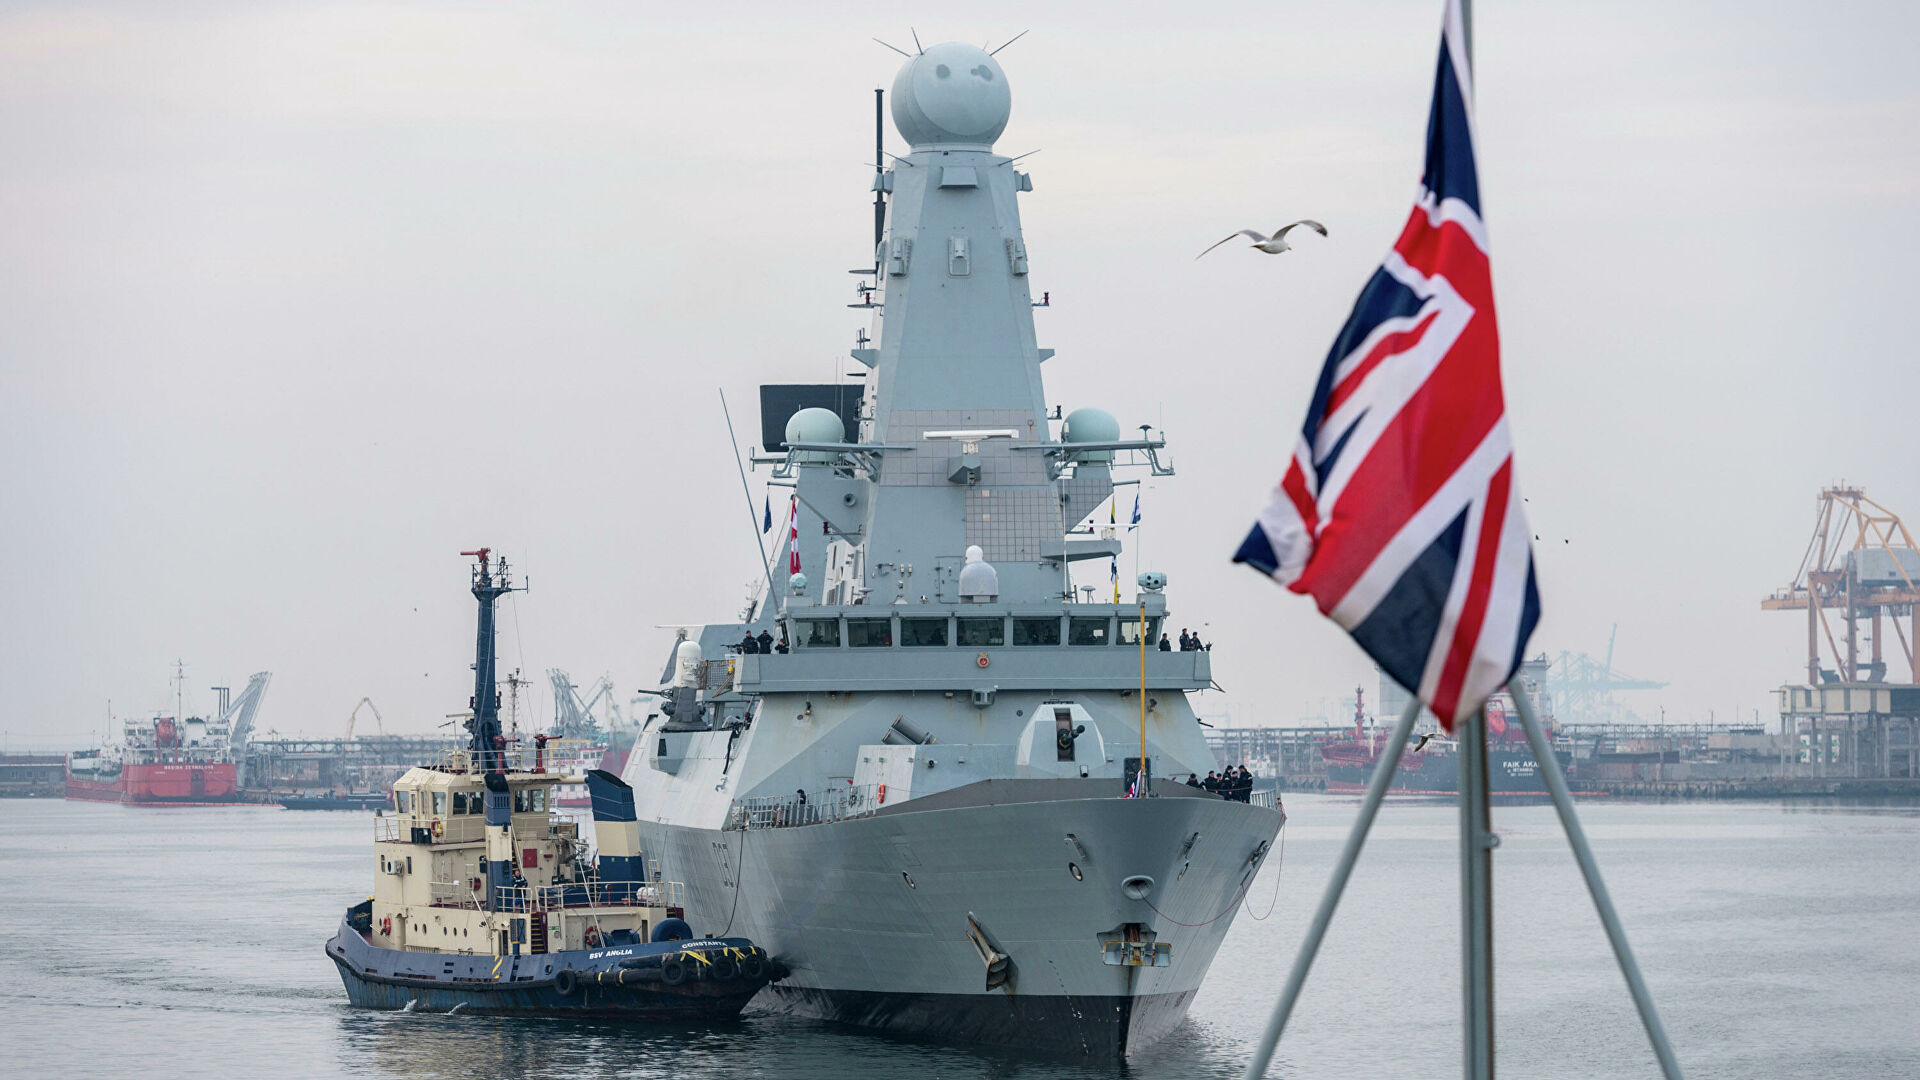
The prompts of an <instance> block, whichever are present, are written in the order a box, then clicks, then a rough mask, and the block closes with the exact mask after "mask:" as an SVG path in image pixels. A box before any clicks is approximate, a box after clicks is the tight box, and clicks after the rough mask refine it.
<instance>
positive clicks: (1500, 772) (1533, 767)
mask: <svg viewBox="0 0 1920 1080" xmlns="http://www.w3.org/2000/svg"><path fill="white" fill-rule="evenodd" d="M1486 708H1487V783H1488V790H1489V791H1491V792H1492V793H1493V794H1495V795H1505V796H1509V797H1512V796H1533V795H1538V796H1542V797H1544V796H1545V795H1546V794H1547V789H1546V785H1545V783H1544V782H1543V781H1542V780H1541V779H1540V763H1539V762H1538V761H1535V760H1534V757H1533V751H1532V750H1531V749H1529V748H1528V746H1527V739H1526V735H1525V734H1524V733H1523V732H1522V731H1521V729H1520V727H1519V725H1518V724H1509V723H1508V722H1507V717H1508V716H1509V715H1510V714H1511V713H1512V711H1513V704H1512V698H1511V697H1510V696H1508V694H1507V693H1506V692H1505V691H1502V692H1501V693H1499V694H1497V695H1495V696H1494V697H1492V698H1490V699H1488V701H1487V706H1486ZM1421 724H1422V725H1423V726H1425V728H1426V730H1425V731H1423V732H1420V733H1419V734H1417V735H1416V737H1415V738H1414V740H1413V742H1412V743H1411V744H1409V745H1408V747H1407V748H1406V749H1405V750H1404V751H1402V752H1401V755H1400V767H1399V768H1398V769H1396V770H1394V774H1393V781H1392V782H1391V783H1390V784H1388V785H1387V790H1388V791H1389V792H1392V793H1395V794H1401V795H1454V794H1458V793H1459V791H1460V758H1459V753H1458V751H1459V744H1457V743H1456V742H1454V740H1453V739H1451V738H1448V737H1447V735H1446V733H1445V732H1443V731H1441V730H1440V728H1439V726H1438V724H1436V723H1435V722H1434V721H1433V720H1432V718H1431V717H1423V718H1422V720H1421ZM1416 731H1419V729H1417V728H1416ZM1549 731H1551V721H1549ZM1385 741H1386V739H1385V738H1384V736H1382V735H1381V734H1380V733H1378V732H1377V731H1374V730H1372V729H1371V726H1370V725H1369V724H1368V717H1367V712H1366V705H1365V690H1364V689H1362V688H1356V689H1355V690H1354V716H1353V734H1352V735H1349V736H1347V737H1345V738H1342V739H1331V740H1328V741H1327V742H1323V743H1321V744H1320V760H1321V761H1322V762H1324V763H1325V764H1326V767H1327V790H1328V791H1332V792H1347V793H1356V792H1361V791H1365V790H1366V788H1367V782H1368V781H1369V780H1371V779H1373V769H1374V766H1375V765H1376V764H1378V762H1379V760H1380V744H1381V743H1384V742H1385ZM1554 756H1555V757H1556V758H1558V759H1559V761H1560V768H1561V769H1562V770H1566V769H1567V768H1568V767H1569V765H1570V764H1571V757H1570V756H1569V755H1568V754H1567V753H1566V752H1565V751H1560V750H1556V751H1555V752H1554Z"/></svg>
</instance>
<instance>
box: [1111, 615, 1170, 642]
mask: <svg viewBox="0 0 1920 1080" xmlns="http://www.w3.org/2000/svg"><path fill="white" fill-rule="evenodd" d="M1118 640H1119V642H1120V644H1122V645H1132V646H1133V647H1135V648H1139V647H1140V617H1139V616H1137V615H1128V616H1123V617H1122V618H1121V619H1120V637H1119V639H1118ZM1159 640H1160V618H1159V616H1155V617H1153V618H1151V619H1148V620H1147V648H1149V649H1151V648H1153V647H1154V646H1155V645H1157V644H1158V643H1159Z"/></svg>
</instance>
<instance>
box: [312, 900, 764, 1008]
mask: <svg viewBox="0 0 1920 1080" xmlns="http://www.w3.org/2000/svg"><path fill="white" fill-rule="evenodd" d="M749 957H751V958H753V959H754V960H757V965H758V967H759V974H758V975H756V976H754V977H749V976H748V974H747V973H746V972H744V971H742V970H741V969H742V968H745V967H749V966H752V962H751V961H749V960H748V958H749ZM327 958H328V959H330V960H332V961H333V963H334V966H335V967H336V968H338V969H339V971H340V981H341V982H342V983H343V984H344V985H345V986H346V990H347V1000H348V1001H349V1002H351V1003H352V1004H353V1005H355V1006H357V1007H360V1008H364V1009H406V1008H413V1009H418V1010H426V1011H429V1012H450V1011H452V1010H453V1009H455V1008H458V1007H461V1006H464V1007H465V1008H464V1009H463V1010H462V1011H464V1012H470V1013H486V1014H489V1015H505V1016H592V1017H625V1018H636V1019H650V1020H724V1019H731V1018H733V1017H735V1016H738V1015H739V1014H740V1010H741V1009H743V1008H745V1007H746V1004H747V1002H748V1001H749V1000H750V999H752V997H753V996H754V994H756V993H758V992H759V990H760V989H761V988H762V987H764V986H765V985H767V983H768V982H769V981H770V980H771V979H772V978H773V977H776V976H777V975H778V974H779V971H780V969H779V968H778V967H777V965H775V964H774V962H773V961H771V960H770V959H768V958H767V956H766V953H765V952H764V951H763V950H760V949H757V948H755V947H754V946H753V945H752V943H751V942H749V941H747V940H746V939H745V938H706V939H702V940H698V941H673V942H654V943H651V944H646V945H628V946H621V947H619V948H606V949H578V950H573V951H570V952H560V953H551V954H522V955H518V956H489V955H482V954H454V953H437V952H425V951H420V952H414V951H408V950H403V949H384V948H380V947H378V946H375V945H372V944H369V943H368V941H367V940H366V938H365V937H363V936H362V935H361V934H360V933H359V931H357V930H355V929H353V927H352V925H351V924H350V923H349V922H348V921H346V920H342V921H341V924H340V930H339V932H338V933H336V934H335V935H334V936H333V939H332V940H330V941H328V942H327ZM702 958H705V959H704V960H703V959H702ZM669 960H677V961H678V962H679V964H680V966H681V969H682V971H684V972H685V978H684V981H682V982H679V983H678V984H676V985H669V984H668V983H667V981H666V979H665V978H664V977H663V973H664V972H665V971H666V970H667V966H666V963H665V962H666V961H669ZM720 960H726V961H729V962H731V964H732V970H733V972H734V974H733V977H731V978H725V979H721V978H712V977H708V976H706V975H704V974H703V972H706V971H711V970H712V969H713V967H714V966H715V964H714V963H712V962H711V961H720Z"/></svg>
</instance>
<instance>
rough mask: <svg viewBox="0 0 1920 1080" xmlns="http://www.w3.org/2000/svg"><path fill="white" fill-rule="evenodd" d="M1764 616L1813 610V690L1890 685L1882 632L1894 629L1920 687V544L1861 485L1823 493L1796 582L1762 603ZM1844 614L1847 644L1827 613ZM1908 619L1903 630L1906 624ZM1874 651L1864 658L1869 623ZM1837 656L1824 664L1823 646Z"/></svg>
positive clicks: (1809, 623) (1810, 666)
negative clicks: (1903, 621)
mask: <svg viewBox="0 0 1920 1080" xmlns="http://www.w3.org/2000/svg"><path fill="white" fill-rule="evenodd" d="M1760 607H1761V610H1763V611H1801V610H1804V611H1805V612H1806V613H1807V685H1809V686H1819V685H1820V684H1821V683H1823V682H1847V683H1852V682H1875V683H1877V682H1885V681H1886V678H1887V663H1886V657H1885V650H1884V649H1883V647H1882V644H1881V641H1882V638H1881V628H1882V626H1883V625H1884V624H1886V623H1891V624H1892V626H1893V633H1894V638H1895V640H1896V642H1897V644H1898V649H1897V654H1898V655H1899V656H1900V658H1901V659H1902V660H1904V661H1906V665H1907V678H1908V680H1909V681H1911V682H1913V683H1916V684H1920V547H1916V545H1915V544H1914V542H1913V534H1912V533H1910V532H1908V531H1907V527H1906V525H1904V524H1903V523H1902V522H1901V521H1900V517H1899V515H1897V514H1895V513H1894V512H1893V511H1891V510H1889V509H1887V508H1886V507H1884V506H1881V505H1880V504H1879V503H1877V502H1874V501H1873V500H1872V499H1869V498H1867V496H1866V492H1864V491H1863V490H1861V489H1860V488H1857V487H1846V486H1841V487H1829V488H1822V489H1821V491H1820V499H1819V513H1818V514H1817V515H1816V516H1815V518H1814V525H1813V538H1812V539H1811V540H1809V541H1808V542H1807V550H1806V553H1805V554H1804V555H1802V556H1801V557H1800V569H1799V570H1797V571H1795V573H1794V578H1793V583H1792V584H1791V585H1789V586H1787V587H1786V588H1784V589H1781V590H1780V591H1778V592H1776V593H1774V594H1773V595H1772V596H1769V597H1767V598H1766V599H1764V600H1762V601H1760ZM1829 608H1832V609H1837V610H1838V611H1839V612H1840V618H1841V621H1842V626H1841V630H1842V632H1843V633H1844V635H1845V642H1844V648H1843V647H1842V641H1841V639H1839V638H1836V637H1835V636H1834V631H1833V626H1832V625H1831V624H1830V623H1829V622H1828V621H1827V615H1826V613H1827V609H1829ZM1903 617H1904V618H1905V619H1906V620H1907V626H1906V628H1904V629H1903V628H1902V627H1901V625H1900V620H1901V619H1902V618H1903ZM1862 621H1867V622H1869V623H1870V624H1871V625H1870V627H1869V629H1868V640H1869V643H1870V650H1869V652H1868V657H1867V658H1866V659H1864V660H1863V659H1861V655H1860V653H1861V649H1860V645H1861V642H1860V637H1861V629H1862V628H1861V622H1862ZM1823 640H1824V641H1825V642H1826V644H1827V648H1828V650H1829V651H1830V652H1831V653H1832V655H1833V666H1832V667H1831V668H1827V667H1824V666H1822V664H1821V651H1820V643H1821V641H1823Z"/></svg>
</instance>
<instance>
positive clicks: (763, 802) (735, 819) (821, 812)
mask: <svg viewBox="0 0 1920 1080" xmlns="http://www.w3.org/2000/svg"><path fill="white" fill-rule="evenodd" d="M885 798H886V796H885V794H884V785H875V784H863V785H861V786H859V787H854V786H852V785H846V786H842V787H831V788H828V789H826V790H825V791H815V792H809V793H804V794H803V793H801V792H797V791H796V792H794V793H793V794H792V795H760V796H755V797H754V798H750V799H741V800H740V801H738V802H736V803H734V804H733V808H732V809H731V810H729V811H728V813H727V824H726V827H727V828H728V829H734V830H740V829H784V828H789V827H792V826H795V825H825V824H827V823H829V822H834V821H846V820H847V819H849V818H857V817H866V816H867V815H869V814H872V813H874V812H875V811H877V810H879V809H880V807H881V804H882V802H883V801H884V799H885Z"/></svg>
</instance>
